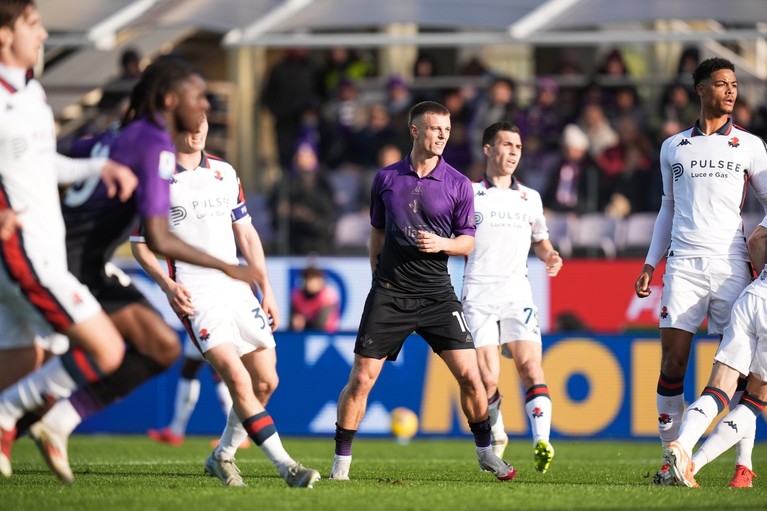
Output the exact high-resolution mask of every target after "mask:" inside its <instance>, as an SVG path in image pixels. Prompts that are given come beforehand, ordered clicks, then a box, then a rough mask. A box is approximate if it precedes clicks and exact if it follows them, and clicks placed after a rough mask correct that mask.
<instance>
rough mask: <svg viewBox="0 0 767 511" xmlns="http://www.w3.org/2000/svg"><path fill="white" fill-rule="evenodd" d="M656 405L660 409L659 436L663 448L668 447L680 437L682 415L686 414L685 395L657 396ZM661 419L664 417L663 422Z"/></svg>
mask: <svg viewBox="0 0 767 511" xmlns="http://www.w3.org/2000/svg"><path fill="white" fill-rule="evenodd" d="M655 404H656V406H657V408H658V436H660V441H661V444H662V445H663V447H667V446H668V444H669V443H671V442H672V441H674V440H676V438H677V437H678V436H679V428H680V427H681V426H682V414H683V413H684V395H683V394H679V395H677V396H661V395H660V394H657V395H656V396H655ZM661 417H663V421H662V420H661ZM664 421H665V422H664Z"/></svg>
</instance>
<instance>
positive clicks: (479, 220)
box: [474, 211, 485, 225]
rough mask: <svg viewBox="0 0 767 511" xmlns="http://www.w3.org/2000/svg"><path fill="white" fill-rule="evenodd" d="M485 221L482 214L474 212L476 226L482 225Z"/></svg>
mask: <svg viewBox="0 0 767 511" xmlns="http://www.w3.org/2000/svg"><path fill="white" fill-rule="evenodd" d="M484 219H485V217H484V216H482V213H480V212H479V211H475V212H474V223H475V224H476V225H479V224H481V223H482V221H483V220H484Z"/></svg>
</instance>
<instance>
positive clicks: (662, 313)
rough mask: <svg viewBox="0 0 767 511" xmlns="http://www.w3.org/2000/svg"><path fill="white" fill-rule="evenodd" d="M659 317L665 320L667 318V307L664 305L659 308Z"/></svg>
mask: <svg viewBox="0 0 767 511" xmlns="http://www.w3.org/2000/svg"><path fill="white" fill-rule="evenodd" d="M660 317H661V318H663V319H666V318H667V317H668V307H666V306H665V305H664V306H663V307H661V308H660Z"/></svg>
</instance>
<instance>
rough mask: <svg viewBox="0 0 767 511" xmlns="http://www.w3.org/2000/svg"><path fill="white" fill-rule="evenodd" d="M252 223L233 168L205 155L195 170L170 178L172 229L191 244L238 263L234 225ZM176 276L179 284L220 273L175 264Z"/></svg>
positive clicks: (193, 266)
mask: <svg viewBox="0 0 767 511" xmlns="http://www.w3.org/2000/svg"><path fill="white" fill-rule="evenodd" d="M235 222H250V215H249V214H248V210H247V208H246V207H245V196H244V194H243V193H242V188H241V186H240V180H239V179H238V178H237V173H236V172H235V170H234V168H232V166H231V165H229V164H228V163H226V162H225V161H223V160H220V159H218V158H215V157H213V156H210V155H208V154H205V153H203V157H202V162H201V163H200V166H199V167H197V168H196V169H195V170H183V169H182V168H179V171H178V172H177V173H176V174H174V175H173V177H172V178H171V185H170V218H169V219H168V223H169V226H170V230H171V231H172V232H173V233H174V234H176V235H177V236H178V237H179V238H181V239H182V240H184V241H186V242H187V243H189V244H190V245H192V246H194V247H196V248H198V249H200V250H202V251H204V252H207V253H208V254H210V255H212V256H213V257H216V258H218V259H220V260H222V261H225V262H227V263H230V264H236V263H237V245H236V243H235V239H234V232H233V231H232V223H235ZM172 264H173V266H172V271H174V273H175V274H174V275H173V277H174V278H175V279H176V280H177V281H178V282H180V283H185V282H189V280H188V279H189V278H190V277H191V278H193V279H195V280H196V281H199V279H200V278H204V277H206V276H209V277H215V278H220V277H221V276H222V275H223V273H222V272H220V271H219V270H214V269H211V268H205V267H201V266H196V265H193V264H189V263H185V262H182V261H172Z"/></svg>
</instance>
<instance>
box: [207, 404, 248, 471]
mask: <svg viewBox="0 0 767 511" xmlns="http://www.w3.org/2000/svg"><path fill="white" fill-rule="evenodd" d="M246 438H248V432H247V431H245V428H244V427H243V425H242V423H241V422H240V418H239V417H237V413H236V412H235V411H234V408H230V409H229V413H228V414H227V416H226V427H225V428H224V432H223V433H222V434H221V439H220V440H219V441H218V446H217V447H216V450H215V451H214V452H213V456H215V457H216V458H218V459H220V460H231V459H234V455H235V453H236V452H237V448H238V447H239V446H240V444H242V442H244V441H245V439H246Z"/></svg>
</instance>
